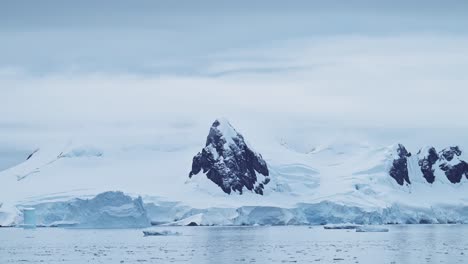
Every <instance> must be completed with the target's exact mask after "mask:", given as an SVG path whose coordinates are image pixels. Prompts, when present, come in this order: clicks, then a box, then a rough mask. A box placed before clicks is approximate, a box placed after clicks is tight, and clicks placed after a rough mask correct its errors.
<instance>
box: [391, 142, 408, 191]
mask: <svg viewBox="0 0 468 264" xmlns="http://www.w3.org/2000/svg"><path fill="white" fill-rule="evenodd" d="M409 157H411V153H410V152H408V151H407V150H406V148H405V147H404V146H403V145H402V144H398V145H397V146H396V147H395V149H394V153H393V162H392V166H391V167H390V171H389V174H390V176H391V177H392V178H394V179H395V180H396V182H397V183H398V184H399V185H404V184H405V182H406V183H408V184H411V181H410V179H409V175H408V158H409Z"/></svg>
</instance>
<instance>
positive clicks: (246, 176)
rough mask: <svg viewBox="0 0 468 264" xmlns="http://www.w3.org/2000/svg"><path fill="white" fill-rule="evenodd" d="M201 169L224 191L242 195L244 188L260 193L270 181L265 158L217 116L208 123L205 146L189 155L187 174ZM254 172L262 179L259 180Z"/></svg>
mask: <svg viewBox="0 0 468 264" xmlns="http://www.w3.org/2000/svg"><path fill="white" fill-rule="evenodd" d="M202 170H203V173H206V176H207V177H208V179H210V180H211V181H213V182H214V183H215V184H217V185H218V186H219V187H220V188H221V189H222V190H223V191H224V192H225V193H228V194H230V193H231V192H232V191H237V192H239V193H240V194H242V190H243V188H244V187H245V188H246V189H247V190H250V191H254V192H255V193H257V194H263V189H264V187H265V185H266V184H268V182H269V181H270V179H269V178H268V176H269V172H268V166H267V164H266V162H265V160H263V158H262V156H261V155H260V154H257V153H255V152H254V151H253V150H252V149H251V148H250V147H249V146H248V145H247V144H246V142H245V140H244V137H243V136H242V135H241V134H240V133H238V132H237V131H236V130H235V129H234V127H232V125H231V124H230V123H229V121H227V120H226V119H217V120H216V121H215V122H214V123H213V125H212V126H211V128H210V132H209V134H208V137H207V138H206V144H205V147H204V148H203V149H202V151H201V152H199V153H198V154H197V155H196V156H195V157H194V158H193V162H192V171H191V172H190V174H189V177H190V178H191V177H192V176H193V175H196V174H198V173H199V172H200V171H202ZM257 173H260V174H262V175H263V176H265V179H264V180H263V181H259V180H258V178H257Z"/></svg>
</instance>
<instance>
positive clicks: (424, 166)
mask: <svg viewBox="0 0 468 264" xmlns="http://www.w3.org/2000/svg"><path fill="white" fill-rule="evenodd" d="M393 152H394V155H393V156H394V159H393V161H392V166H391V167H390V170H389V175H390V176H391V177H392V178H394V179H395V181H396V182H397V183H398V184H399V185H404V184H411V180H410V177H409V172H408V159H410V158H411V157H412V155H411V153H410V152H408V151H407V150H406V148H405V146H403V145H402V144H398V145H397V146H396V148H395V149H394V150H393ZM462 153H463V151H462V150H461V149H460V147H459V146H452V147H448V148H444V149H442V150H441V151H439V152H437V150H436V149H435V148H434V147H432V146H429V147H425V148H423V149H421V150H419V151H418V155H417V156H416V157H415V158H416V159H417V164H418V165H419V167H420V170H421V173H422V174H423V177H424V178H425V180H426V181H427V183H430V184H432V183H434V181H435V179H436V169H440V170H441V171H442V172H443V173H444V175H445V177H446V178H447V179H448V180H449V181H450V182H451V183H453V184H456V183H460V181H461V180H462V178H463V176H465V177H466V179H468V163H467V162H466V161H464V160H462V158H461V155H462ZM439 177H440V175H439Z"/></svg>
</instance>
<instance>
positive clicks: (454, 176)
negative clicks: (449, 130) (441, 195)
mask: <svg viewBox="0 0 468 264" xmlns="http://www.w3.org/2000/svg"><path fill="white" fill-rule="evenodd" d="M461 154H462V151H461V149H460V148H459V147H458V146H455V147H449V148H446V149H443V150H442V151H441V152H440V164H439V167H440V169H441V170H442V171H444V172H445V175H446V176H447V179H448V180H449V181H450V182H451V183H459V182H460V181H461V179H462V178H463V175H465V177H466V178H467V179H468V163H467V162H466V161H464V160H461V159H460V156H461Z"/></svg>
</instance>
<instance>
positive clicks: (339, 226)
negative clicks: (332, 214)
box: [323, 224, 360, 229]
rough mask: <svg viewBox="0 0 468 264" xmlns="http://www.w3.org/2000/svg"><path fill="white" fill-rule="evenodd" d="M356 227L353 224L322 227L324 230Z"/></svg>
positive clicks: (356, 226)
mask: <svg viewBox="0 0 468 264" xmlns="http://www.w3.org/2000/svg"><path fill="white" fill-rule="evenodd" d="M358 227H360V226H358V225H353V224H342V225H324V226H323V228H324V229H357V228H358Z"/></svg>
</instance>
